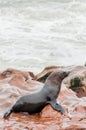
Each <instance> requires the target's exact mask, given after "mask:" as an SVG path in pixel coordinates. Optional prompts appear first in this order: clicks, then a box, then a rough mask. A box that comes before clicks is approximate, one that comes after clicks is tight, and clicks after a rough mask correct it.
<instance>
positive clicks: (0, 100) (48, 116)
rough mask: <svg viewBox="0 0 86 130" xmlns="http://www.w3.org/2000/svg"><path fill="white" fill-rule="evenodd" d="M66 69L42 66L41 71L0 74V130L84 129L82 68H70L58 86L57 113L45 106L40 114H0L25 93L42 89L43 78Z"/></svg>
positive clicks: (85, 86) (85, 75)
mask: <svg viewBox="0 0 86 130" xmlns="http://www.w3.org/2000/svg"><path fill="white" fill-rule="evenodd" d="M61 68H68V67H66V66H50V67H46V68H45V69H44V70H43V71H42V72H40V73H38V74H36V75H35V74H34V73H33V72H29V71H28V72H24V71H22V70H16V69H12V68H9V69H7V70H5V71H3V72H0V130H44V129H45V130H86V67H85V66H71V68H72V69H71V72H70V74H69V76H68V77H67V78H65V79H64V80H63V82H62V85H61V91H60V94H59V97H58V102H59V103H60V104H61V105H62V106H63V107H64V109H65V114H63V115H62V114H61V113H60V112H57V111H55V110H53V108H51V106H50V105H48V106H46V107H45V108H44V109H43V110H42V111H41V113H39V114H35V115H29V114H27V113H17V114H16V113H12V114H11V115H10V117H9V118H7V119H3V114H4V112H5V111H6V110H8V109H9V108H10V107H11V106H12V105H13V104H14V103H15V102H16V100H17V99H18V98H19V97H20V96H22V95H25V94H30V93H34V92H36V91H39V90H41V89H42V87H43V85H44V83H45V80H46V78H47V77H48V76H49V75H50V74H51V73H52V72H53V71H55V70H57V69H61Z"/></svg>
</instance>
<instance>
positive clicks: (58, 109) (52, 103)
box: [49, 101, 65, 114]
mask: <svg viewBox="0 0 86 130" xmlns="http://www.w3.org/2000/svg"><path fill="white" fill-rule="evenodd" d="M49 104H50V105H51V106H52V108H53V109H55V110H56V111H60V112H61V113H62V114H64V113H65V110H64V109H63V108H62V106H61V105H59V104H58V103H56V101H51V102H49Z"/></svg>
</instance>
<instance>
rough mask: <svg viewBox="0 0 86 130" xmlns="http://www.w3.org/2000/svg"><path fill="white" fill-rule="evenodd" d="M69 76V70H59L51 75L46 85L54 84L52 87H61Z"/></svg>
mask: <svg viewBox="0 0 86 130" xmlns="http://www.w3.org/2000/svg"><path fill="white" fill-rule="evenodd" d="M68 74H69V71H67V70H63V69H62V70H57V71H55V72H53V73H51V75H50V76H49V77H48V78H47V80H46V83H47V84H49V83H50V84H52V86H57V85H59V86H60V85H61V82H62V80H63V79H64V78H65V77H67V76H68Z"/></svg>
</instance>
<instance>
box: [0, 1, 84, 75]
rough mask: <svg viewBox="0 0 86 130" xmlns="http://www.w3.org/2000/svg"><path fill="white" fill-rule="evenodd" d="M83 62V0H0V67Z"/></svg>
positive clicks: (33, 67)
mask: <svg viewBox="0 0 86 130" xmlns="http://www.w3.org/2000/svg"><path fill="white" fill-rule="evenodd" d="M85 62H86V0H0V71H2V70H4V69H7V68H15V69H20V70H28V71H29V70H30V71H33V72H35V73H38V72H39V71H41V70H42V69H43V68H44V67H46V66H51V65H75V64H76V65H78V64H79V65H84V63H85Z"/></svg>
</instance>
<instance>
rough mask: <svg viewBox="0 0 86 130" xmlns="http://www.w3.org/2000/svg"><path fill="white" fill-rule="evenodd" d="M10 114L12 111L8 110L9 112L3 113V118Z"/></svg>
mask: <svg viewBox="0 0 86 130" xmlns="http://www.w3.org/2000/svg"><path fill="white" fill-rule="evenodd" d="M12 112H13V110H12V109H10V110H8V111H7V112H5V114H4V116H3V118H7V117H8V116H9V115H10V114H11V113H12Z"/></svg>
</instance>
